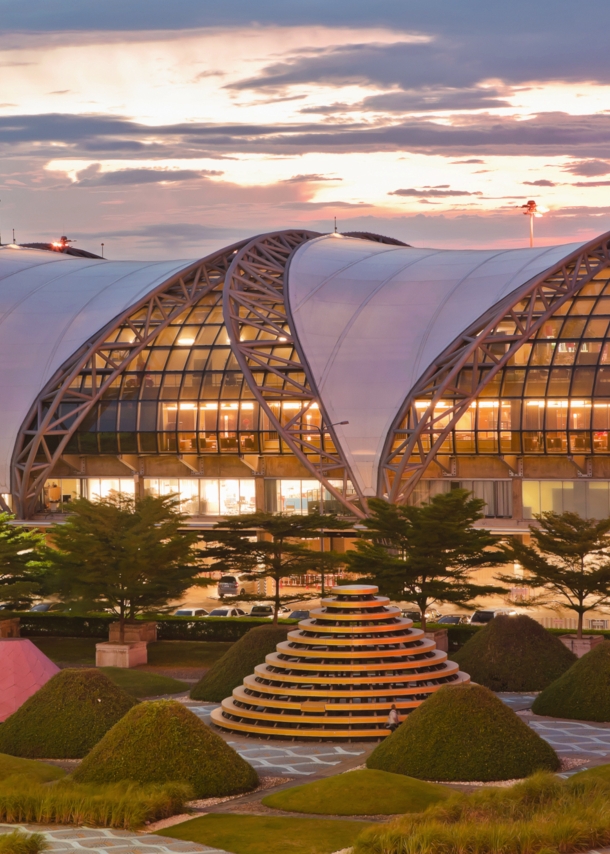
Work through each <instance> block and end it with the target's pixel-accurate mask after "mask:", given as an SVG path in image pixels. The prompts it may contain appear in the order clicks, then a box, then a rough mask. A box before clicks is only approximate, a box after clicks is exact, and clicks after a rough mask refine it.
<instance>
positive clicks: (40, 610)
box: [30, 602, 68, 614]
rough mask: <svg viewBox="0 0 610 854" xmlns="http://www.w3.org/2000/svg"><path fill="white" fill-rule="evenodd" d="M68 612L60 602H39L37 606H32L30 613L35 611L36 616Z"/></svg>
mask: <svg viewBox="0 0 610 854" xmlns="http://www.w3.org/2000/svg"><path fill="white" fill-rule="evenodd" d="M66 610H68V609H67V608H66V606H65V605H63V604H62V603H61V602H39V603H38V604H37V605H32V607H31V608H30V611H35V612H36V613H37V614H46V613H48V612H49V611H66Z"/></svg>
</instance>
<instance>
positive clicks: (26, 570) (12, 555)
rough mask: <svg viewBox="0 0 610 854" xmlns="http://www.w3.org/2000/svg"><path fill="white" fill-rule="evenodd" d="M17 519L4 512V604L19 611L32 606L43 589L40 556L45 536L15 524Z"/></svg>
mask: <svg viewBox="0 0 610 854" xmlns="http://www.w3.org/2000/svg"><path fill="white" fill-rule="evenodd" d="M13 519H14V516H11V515H10V514H9V513H0V602H5V603H6V604H8V605H11V606H12V607H14V608H17V607H20V606H22V605H24V604H30V603H31V602H32V599H33V598H34V596H35V595H36V594H37V593H38V592H40V590H41V582H42V580H43V572H42V570H41V569H40V567H39V565H38V553H39V550H40V549H41V547H42V546H43V544H44V536H43V535H42V534H40V533H38V532H37V531H28V530H27V529H26V528H23V527H22V526H20V525H13V524H11V522H12V520H13Z"/></svg>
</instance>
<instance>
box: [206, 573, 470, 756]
mask: <svg viewBox="0 0 610 854" xmlns="http://www.w3.org/2000/svg"><path fill="white" fill-rule="evenodd" d="M331 593H332V596H331V597H330V598H328V599H322V607H321V608H319V609H317V610H314V611H311V614H310V619H308V620H301V622H299V624H298V627H297V628H295V631H291V632H289V634H288V639H287V640H286V641H283V642H282V643H279V644H278V645H277V649H276V652H274V653H272V654H271V655H268V656H267V658H266V661H265V664H260V665H258V666H257V667H256V668H255V672H254V674H253V675H252V676H248V677H246V679H245V680H244V683H243V685H241V686H240V687H239V688H236V689H235V690H234V691H233V696H232V697H229V698H227V699H226V700H223V702H222V705H221V706H220V707H219V708H218V709H215V710H214V712H213V713H212V722H213V723H214V724H216V726H219V727H222V728H223V729H226V730H232V731H233V732H236V733H242V734H244V735H258V736H263V737H273V736H275V737H277V738H297V739H307V738H309V739H333V740H336V739H342V738H345V739H380V738H383V737H385V736H386V735H388V733H389V730H388V729H387V716H388V713H389V710H390V707H391V705H392V703H395V704H396V707H397V709H398V711H399V714H400V716H401V718H403V719H404V717H405V716H406V715H408V714H409V712H410V711H412V710H413V709H414V708H416V707H417V706H419V705H420V704H421V703H422V702H423V701H424V700H425V699H426V698H427V697H428V696H429V695H430V694H432V693H433V692H434V691H437V690H438V689H439V688H440V687H442V686H443V685H446V684H449V683H450V684H453V685H455V684H458V683H460V682H462V683H463V682H469V681H470V678H469V677H468V676H467V675H466V674H465V673H461V672H460V671H459V668H458V665H457V664H454V663H453V662H451V661H448V660H447V654H446V653H445V652H442V651H440V650H438V649H436V645H435V643H434V641H433V640H431V639H430V638H427V637H425V635H424V632H423V631H422V630H421V629H414V628H413V622H412V621H411V620H408V619H405V618H404V617H402V616H401V612H400V608H398V607H396V606H395V605H390V600H389V599H388V598H386V597H385V596H378V595H377V594H378V588H377V587H374V586H372V585H362V584H350V585H344V586H340V587H335V588H333V589H332V590H331Z"/></svg>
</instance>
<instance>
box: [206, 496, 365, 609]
mask: <svg viewBox="0 0 610 854" xmlns="http://www.w3.org/2000/svg"><path fill="white" fill-rule="evenodd" d="M349 524H350V523H349V522H346V521H344V520H342V519H338V518H337V517H336V516H333V515H330V514H328V515H324V516H321V515H320V514H318V513H310V514H309V515H308V516H286V515H283V514H279V515H275V514H272V513H262V512H258V513H248V514H246V515H244V516H229V517H227V518H225V519H224V520H223V521H221V522H218V524H217V525H216V526H215V529H214V532H213V533H212V532H210V533H208V534H205V535H204V538H205V539H206V540H207V542H208V543H209V544H210V545H209V547H208V549H207V551H206V552H205V555H206V558H211V559H212V563H211V564H210V565H208V570H209V571H214V570H220V571H221V572H239V573H244V574H245V576H246V578H247V579H248V580H256V579H262V578H271V579H273V581H274V595H273V602H274V608H273V622H274V623H277V620H278V612H279V608H280V605H281V601H282V600H281V594H280V582H281V580H282V579H283V578H288V577H289V576H291V575H302V574H303V573H305V572H308V571H310V570H315V569H316V567H319V566H320V555H319V553H318V552H314V551H312V550H311V549H310V548H308V547H307V545H306V544H305V543H304V542H303V540H314V539H318V538H319V536H320V530H322V529H324V530H328V529H331V530H333V529H335V530H340V529H344V528H347V527H349ZM254 531H258V532H260V534H261V535H262V536H259V537H258V538H257V539H256V540H254V539H253V537H252V533H253V532H254ZM328 554H334V553H329V552H326V555H328ZM329 560H330V558H329Z"/></svg>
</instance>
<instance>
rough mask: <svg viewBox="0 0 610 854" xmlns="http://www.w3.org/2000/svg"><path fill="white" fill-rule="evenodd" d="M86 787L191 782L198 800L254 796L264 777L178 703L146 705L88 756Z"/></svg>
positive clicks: (80, 773) (83, 773)
mask: <svg viewBox="0 0 610 854" xmlns="http://www.w3.org/2000/svg"><path fill="white" fill-rule="evenodd" d="M73 779H74V780H76V781H77V782H82V783H113V782H118V781H120V780H134V781H136V782H139V783H142V784H145V783H159V784H161V783H166V782H171V781H180V782H182V783H188V784H189V785H190V786H191V787H192V789H193V791H194V794H195V797H197V798H213V797H223V796H224V795H236V794H240V793H241V792H249V791H250V790H251V789H254V788H255V786H256V785H257V784H258V775H257V773H256V771H255V770H254V768H252V766H251V765H249V764H248V763H247V762H246V761H245V760H244V759H242V758H241V756H240V755H239V754H238V753H237V752H236V751H235V750H233V748H232V747H229V745H228V744H227V743H226V742H225V741H223V739H222V738H221V737H220V736H219V735H217V734H216V733H215V732H212V730H211V729H210V728H209V727H207V726H206V725H205V724H204V723H203V721H201V720H199V718H198V717H197V716H196V715H194V714H193V713H192V712H190V711H189V710H188V709H187V708H185V707H184V706H182V705H181V704H180V703H177V702H176V701H175V700H157V701H156V702H148V703H140V704H139V705H137V706H135V707H134V708H133V709H131V710H130V711H129V712H128V713H127V714H126V715H125V717H123V718H122V719H121V720H120V721H119V722H118V723H117V724H115V726H114V727H113V728H112V729H111V730H110V732H108V733H107V734H106V735H105V736H104V738H103V739H102V740H101V741H100V743H99V744H97V745H96V746H95V747H94V748H93V750H92V751H91V753H89V755H88V756H86V757H85V759H84V760H83V761H82V762H81V764H80V765H79V767H78V768H77V769H76V771H75V772H74V774H73Z"/></svg>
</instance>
